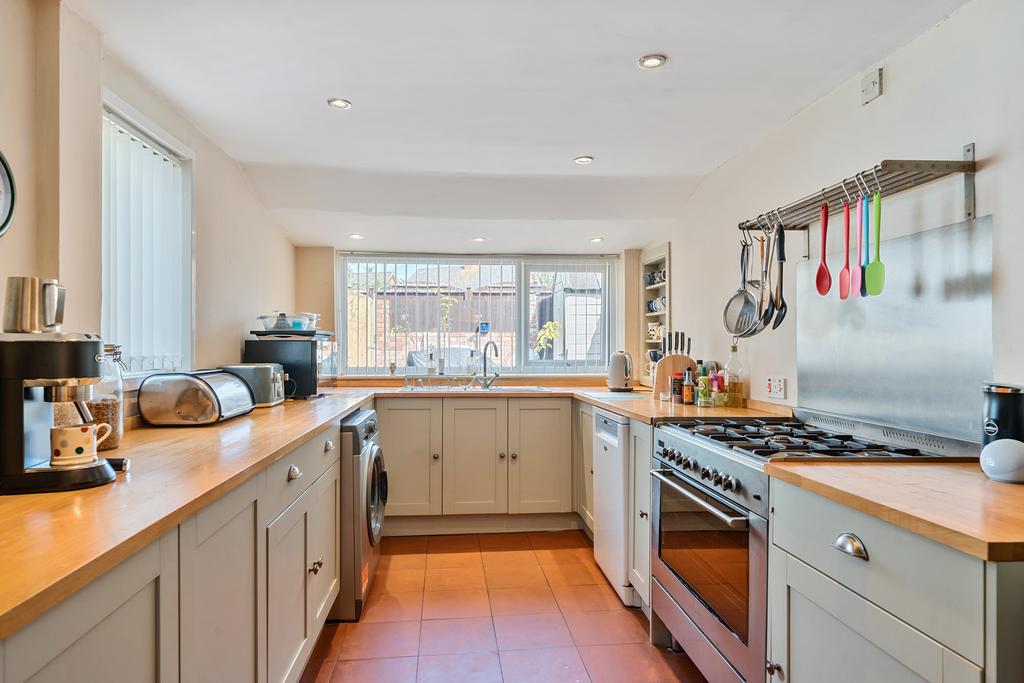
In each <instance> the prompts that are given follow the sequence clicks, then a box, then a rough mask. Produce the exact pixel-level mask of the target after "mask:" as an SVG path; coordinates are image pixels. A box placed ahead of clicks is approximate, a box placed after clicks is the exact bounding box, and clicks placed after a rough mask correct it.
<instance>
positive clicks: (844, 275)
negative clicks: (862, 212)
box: [839, 202, 850, 299]
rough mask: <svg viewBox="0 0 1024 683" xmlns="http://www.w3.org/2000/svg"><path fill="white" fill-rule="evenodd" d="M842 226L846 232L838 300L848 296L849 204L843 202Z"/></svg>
mask: <svg viewBox="0 0 1024 683" xmlns="http://www.w3.org/2000/svg"><path fill="white" fill-rule="evenodd" d="M843 225H844V228H845V232H846V248H845V249H844V250H843V252H844V253H845V254H846V265H844V266H843V269H842V270H841V271H839V298H840V299H846V298H848V297H849V296H850V202H843Z"/></svg>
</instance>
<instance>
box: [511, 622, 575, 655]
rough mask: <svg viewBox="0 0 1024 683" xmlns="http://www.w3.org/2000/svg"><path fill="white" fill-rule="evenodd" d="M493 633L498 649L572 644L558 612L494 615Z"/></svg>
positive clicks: (526, 648) (536, 647)
mask: <svg viewBox="0 0 1024 683" xmlns="http://www.w3.org/2000/svg"><path fill="white" fill-rule="evenodd" d="M494 633H495V635H496V636H497V638H498V649H499V650H534V649H538V648H547V647H568V646H571V645H572V636H571V635H569V629H568V628H567V627H566V625H565V620H564V619H562V615H561V614H558V613H555V614H516V615H509V616H503V617H494Z"/></svg>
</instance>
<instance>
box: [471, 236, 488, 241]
mask: <svg viewBox="0 0 1024 683" xmlns="http://www.w3.org/2000/svg"><path fill="white" fill-rule="evenodd" d="M473 241H474V242H486V241H487V238H486V237H474V238H473Z"/></svg>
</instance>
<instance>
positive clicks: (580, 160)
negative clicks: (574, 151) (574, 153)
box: [573, 156, 594, 166]
mask: <svg viewBox="0 0 1024 683" xmlns="http://www.w3.org/2000/svg"><path fill="white" fill-rule="evenodd" d="M573 161H575V162H576V163H577V164H579V165H580V166H586V165H587V164H592V163H594V157H589V156H583V157H576V158H575V159H573Z"/></svg>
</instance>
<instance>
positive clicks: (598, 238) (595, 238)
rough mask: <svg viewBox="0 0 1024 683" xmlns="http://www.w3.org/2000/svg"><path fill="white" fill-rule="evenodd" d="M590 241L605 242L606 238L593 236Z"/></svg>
mask: <svg viewBox="0 0 1024 683" xmlns="http://www.w3.org/2000/svg"><path fill="white" fill-rule="evenodd" d="M590 241H591V242H593V243H594V244H597V243H598V242H604V238H603V237H591V238H590Z"/></svg>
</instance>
